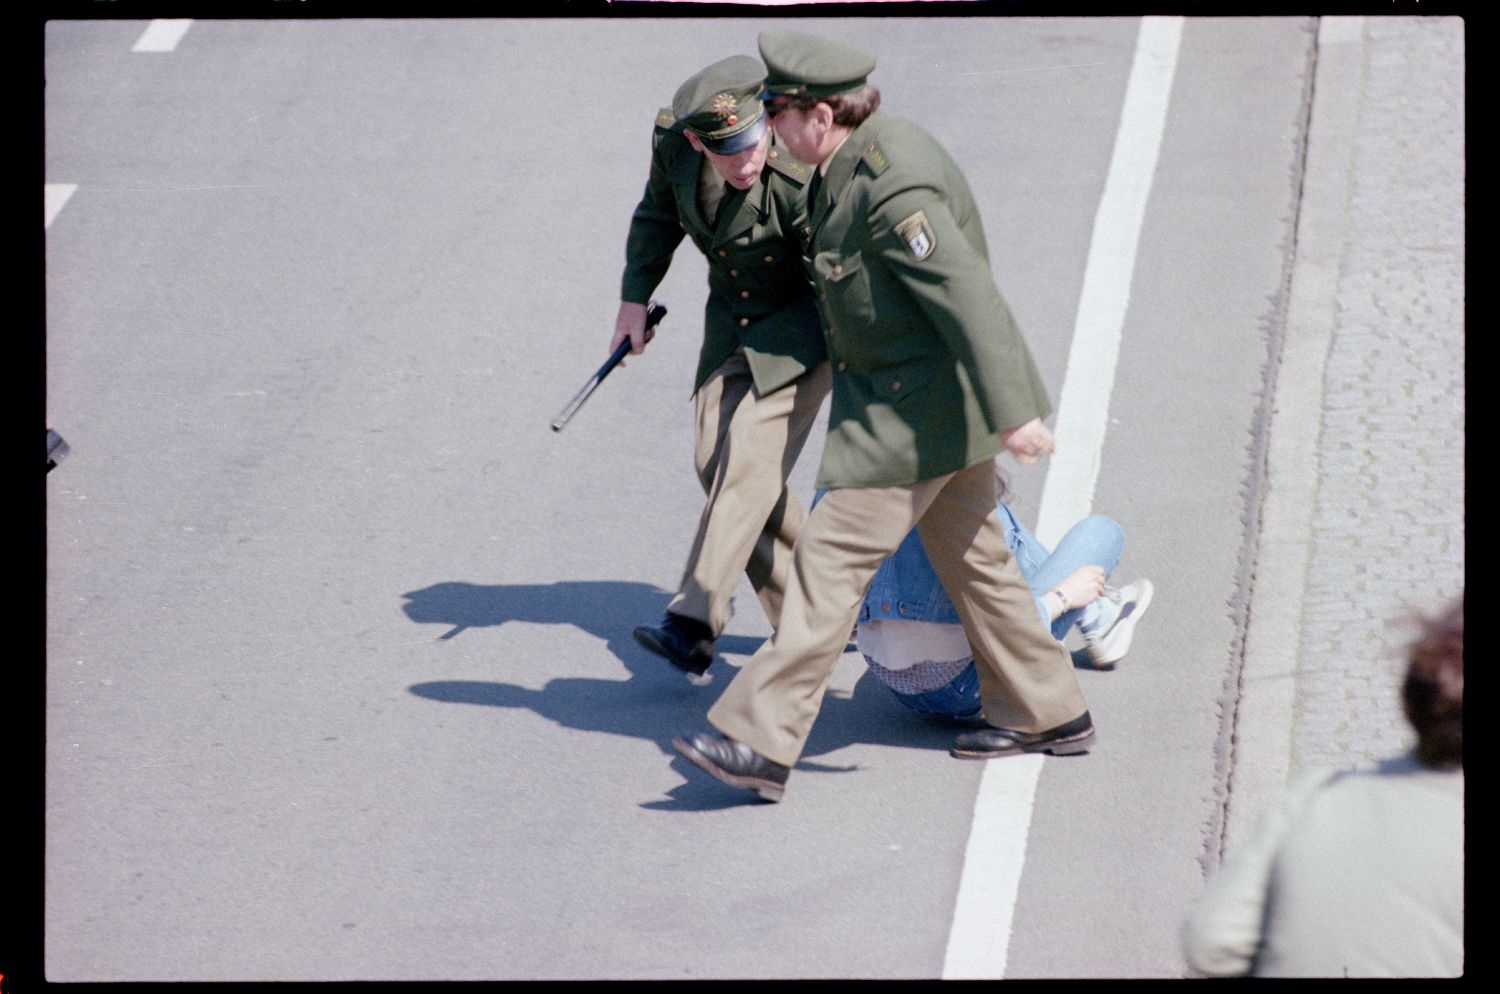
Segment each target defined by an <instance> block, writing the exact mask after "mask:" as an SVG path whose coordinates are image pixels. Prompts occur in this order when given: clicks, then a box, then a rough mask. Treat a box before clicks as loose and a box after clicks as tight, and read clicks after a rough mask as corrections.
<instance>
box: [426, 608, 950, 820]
mask: <svg viewBox="0 0 1500 994" xmlns="http://www.w3.org/2000/svg"><path fill="white" fill-rule="evenodd" d="M404 597H405V598H406V603H405V604H404V605H403V610H404V611H405V612H406V615H407V617H409V618H410V619H411V620H412V621H414V622H417V623H418V624H441V625H446V626H447V627H448V631H447V632H445V633H444V634H443V635H442V636H440V637H441V638H443V639H451V638H453V637H455V636H457V635H459V634H460V633H462V632H463V631H465V630H466V629H469V628H485V627H492V626H496V625H503V624H505V623H506V622H507V621H524V622H531V623H541V624H569V625H575V626H577V627H578V628H580V629H582V630H583V631H586V632H588V633H590V634H592V635H594V636H596V637H597V638H599V639H601V640H603V641H604V643H605V644H606V645H607V647H608V648H609V650H610V652H611V653H613V654H614V655H615V656H616V657H617V658H618V659H619V660H620V661H621V663H623V664H624V666H625V668H626V669H627V670H628V671H629V673H630V676H629V678H628V679H625V680H614V679H612V680H606V679H589V678H578V677H559V678H557V679H554V680H549V681H547V684H546V686H545V687H543V688H542V689H541V690H533V689H531V688H529V687H520V686H516V685H514V684H508V683H501V682H497V681H482V680H434V681H429V682H425V683H418V684H413V685H412V686H411V687H409V688H408V690H410V692H411V693H413V694H415V695H417V696H419V697H425V698H427V699H429V700H433V701H441V702H444V703H452V704H479V705H485V706H488V707H497V708H526V709H528V710H530V711H532V712H534V713H536V714H537V715H540V716H541V717H543V718H546V719H548V720H549V721H553V722H556V723H557V724H559V725H561V726H563V727H565V728H572V729H576V730H578V731H585V732H598V733H601V734H608V735H625V736H629V737H632V738H639V739H646V740H649V741H652V742H655V743H656V744H657V745H658V747H659V748H660V749H661V750H662V752H663V753H664V754H666V755H668V756H670V757H672V760H673V762H672V768H673V769H674V770H677V771H678V772H680V773H681V774H682V775H683V777H684V778H685V780H686V781H687V782H686V783H684V784H683V785H681V786H680V787H678V788H674V789H673V790H672V791H670V792H669V794H670V795H671V797H672V799H671V800H669V801H656V802H651V803H648V804H644V805H643V807H648V808H653V809H662V810H681V811H690V810H691V811H702V810H713V809H716V808H721V807H732V806H736V805H740V804H744V803H745V800H746V798H747V797H748V796H749V795H748V794H747V793H746V792H745V791H742V790H737V789H735V788H732V787H728V786H725V785H723V784H719V783H718V782H717V781H714V780H712V779H711V778H710V777H708V776H707V775H706V774H704V773H702V772H701V771H699V770H698V769H696V768H695V767H693V766H692V764H690V763H688V762H687V761H685V760H683V759H681V757H679V756H678V755H677V753H676V751H675V750H673V748H672V738H673V737H674V736H677V735H682V734H684V733H687V732H692V731H695V730H706V729H708V728H709V725H708V723H707V721H706V720H705V718H704V715H705V714H706V713H707V711H708V709H709V707H710V706H711V705H712V704H713V702H714V701H715V700H717V699H718V696H719V693H720V692H721V691H722V690H723V689H724V687H725V686H727V685H728V683H729V681H730V680H731V679H733V677H734V673H735V671H736V670H737V668H738V665H740V664H741V663H743V659H740V660H735V661H731V660H729V659H726V658H725V656H726V655H728V656H742V657H745V658H748V657H749V656H750V655H751V654H752V653H754V651H755V650H756V649H758V648H759V647H760V645H761V643H762V642H763V641H764V640H763V639H761V638H759V637H751V636H740V635H726V636H724V637H723V638H721V639H719V642H718V646H717V649H718V655H717V657H716V658H715V660H714V664H713V667H712V669H710V670H709V674H710V676H711V677H712V680H711V682H709V683H708V684H706V685H694V684H692V683H690V682H689V681H688V680H687V679H686V678H685V677H684V675H683V674H682V673H680V672H679V671H678V670H676V669H675V668H674V667H673V666H672V665H671V664H670V663H668V662H667V661H666V660H664V659H661V658H660V657H658V656H656V655H653V654H652V653H650V652H648V651H647V650H646V649H645V648H643V647H641V646H640V645H639V644H638V643H637V642H636V641H635V639H634V637H633V636H632V635H631V632H632V631H633V630H634V629H635V627H636V626H637V625H640V624H644V623H650V622H653V621H655V620H656V619H658V618H660V617H661V613H662V611H663V610H664V609H665V608H666V605H667V602H668V601H669V600H670V595H669V594H667V593H666V592H664V591H662V590H659V589H657V588H656V587H653V586H651V585H649V584H644V583H628V582H615V581H563V582H558V583H549V584H513V585H485V584H474V583H458V582H450V583H438V584H434V585H433V586H431V587H426V588H423V589H421V590H415V591H412V592H411V593H408V594H405V595H404ZM957 730H958V726H955V725H953V724H951V723H948V722H943V721H941V720H938V719H931V718H926V717H923V716H921V715H916V714H913V713H912V712H910V711H908V710H906V709H905V708H904V707H902V706H901V705H900V704H899V703H897V702H896V700H895V699H894V698H893V697H891V695H890V694H889V693H888V692H887V691H886V690H885V688H883V687H881V686H880V685H879V684H878V683H877V682H876V681H875V680H874V678H873V677H871V676H870V675H869V673H868V672H866V673H864V674H863V675H861V677H860V678H859V680H858V681H857V682H856V684H855V686H854V690H853V692H852V693H848V694H842V693H839V692H830V693H829V694H828V695H827V696H826V697H825V698H824V701H823V709H822V711H821V713H820V714H819V716H818V721H817V723H816V724H815V725H813V730H812V735H811V736H810V737H809V739H808V742H807V747H806V749H805V750H804V751H803V754H802V759H801V761H800V762H799V763H798V764H797V768H796V769H797V772H798V773H800V774H806V773H849V772H854V771H855V770H857V769H858V767H854V766H845V765H839V764H830V763H821V762H818V761H817V757H819V756H823V755H827V754H828V753H832V752H836V751H838V750H839V749H842V748H844V747H845V746H848V745H852V744H854V743H878V744H880V745H889V746H897V747H901V746H904V747H908V748H913V749H927V750H943V751H946V750H947V749H948V747H949V746H951V745H952V744H953V737H954V735H955V733H956V731H957Z"/></svg>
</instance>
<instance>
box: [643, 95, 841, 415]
mask: <svg viewBox="0 0 1500 994" xmlns="http://www.w3.org/2000/svg"><path fill="white" fill-rule="evenodd" d="M652 142H653V149H652V153H651V177H650V179H648V180H647V182H646V192H645V195H644V196H642V197H641V202H640V204H639V205H638V206H637V207H636V209H635V214H634V215H633V216H632V217H631V219H630V236H629V237H628V238H627V240H626V243H625V275H624V278H623V280H622V281H621V291H620V299H621V300H626V301H630V302H632V303H637V304H644V303H646V302H647V301H648V300H650V299H651V294H652V293H653V292H654V291H655V290H656V287H657V285H658V284H660V283H661V281H662V277H664V276H665V275H666V273H667V267H668V266H670V265H671V263H672V253H673V252H674V251H675V250H676V248H677V245H678V243H680V242H681V241H682V236H683V234H684V233H686V234H687V235H689V236H690V237H691V238H692V239H693V242H694V243H695V244H696V245H697V246H698V248H699V249H700V250H702V252H703V254H704V256H705V257H706V258H707V259H708V290H709V293H708V304H707V306H706V308H705V314H704V321H703V349H702V351H701V352H700V353H699V355H698V372H697V374H696V376H695V378H694V380H693V389H694V390H695V391H696V390H697V389H698V388H699V387H700V386H702V385H703V381H704V380H706V379H708V377H709V374H710V373H712V372H713V371H714V370H715V369H717V368H718V367H719V365H720V364H721V363H722V362H723V361H724V360H725V359H727V358H728V357H729V355H730V353H732V352H733V351H734V350H735V349H736V348H738V347H739V346H741V345H743V346H744V347H745V356H746V358H747V359H748V361H749V363H750V374H751V376H752V377H753V378H754V380H755V387H756V389H757V390H758V391H759V392H760V393H761V394H762V395H764V394H767V393H770V392H771V391H773V390H776V389H777V388H779V387H783V386H785V385H786V384H788V383H790V382H791V381H792V380H794V379H796V378H797V377H799V376H801V375H802V374H803V373H804V372H806V371H807V370H808V369H810V368H811V367H813V366H816V365H817V364H818V363H819V362H822V361H823V360H824V359H825V358H826V357H827V353H826V351H825V350H824V347H823V334H822V331H821V330H820V328H819V325H818V310H817V307H816V305H815V304H814V303H813V299H812V287H811V286H809V285H808V282H807V274H806V271H805V270H804V269H803V265H802V259H801V245H800V242H799V241H798V237H797V229H798V226H799V225H801V224H802V223H803V222H804V221H805V206H804V200H803V196H802V193H803V189H802V188H803V184H804V183H806V181H807V179H808V177H809V176H811V175H812V171H811V170H810V169H809V168H808V167H807V166H806V165H804V164H803V163H801V162H798V161H797V160H796V159H793V158H792V157H791V156H789V155H788V154H787V153H786V150H785V149H783V148H781V147H779V146H778V145H777V144H776V141H775V139H774V138H773V139H772V143H771V150H770V152H769V153H768V154H767V157H766V167H765V169H763V170H761V174H760V178H759V179H757V180H756V182H755V185H754V186H752V187H751V188H750V189H748V190H731V191H730V192H729V193H728V194H726V195H725V197H724V201H723V203H722V204H720V206H719V216H718V223H717V224H714V225H710V224H709V223H708V219H707V218H705V217H704V216H703V212H702V210H700V209H699V207H698V176H699V171H700V170H701V169H702V168H703V153H701V152H698V151H695V150H694V149H693V147H692V146H691V145H689V144H688V141H687V138H685V137H684V136H683V134H682V132H681V129H680V127H675V126H674V120H673V117H672V112H671V111H669V110H664V111H662V112H661V114H660V115H659V116H658V117H657V122H656V131H655V133H654V135H653V136H652Z"/></svg>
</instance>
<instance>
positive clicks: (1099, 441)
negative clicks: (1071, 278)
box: [943, 17, 1182, 980]
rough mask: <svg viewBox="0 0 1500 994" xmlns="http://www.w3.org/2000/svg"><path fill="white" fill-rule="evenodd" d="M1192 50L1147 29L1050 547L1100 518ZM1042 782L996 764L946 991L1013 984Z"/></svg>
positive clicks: (978, 822) (1166, 32)
mask: <svg viewBox="0 0 1500 994" xmlns="http://www.w3.org/2000/svg"><path fill="white" fill-rule="evenodd" d="M1181 40H1182V18H1180V17H1145V18H1142V19H1141V26H1140V32H1139V34H1138V35H1137V37H1136V49H1135V59H1134V62H1133V63H1132V66H1131V70H1130V80H1129V82H1128V83H1127V84H1126V87H1125V101H1124V105H1123V107H1122V109H1121V112H1120V127H1119V131H1118V132H1117V133H1116V135H1115V149H1114V156H1113V158H1112V159H1111V160H1110V165H1109V174H1108V177H1107V178H1106V180H1105V183H1104V194H1103V196H1102V197H1101V198H1100V201H1099V210H1098V213H1097V214H1096V215H1095V216H1094V234H1093V240H1092V242H1091V244H1090V245H1089V257H1088V265H1087V268H1086V269H1085V272H1084V279H1083V291H1082V293H1081V294H1080V298H1079V302H1078V317H1077V320H1076V322H1075V324H1074V328H1073V345H1072V348H1071V350H1070V351H1069V354H1068V369H1067V373H1066V374H1065V376H1064V378H1063V388H1062V395H1061V397H1060V398H1059V400H1058V404H1057V407H1058V416H1057V430H1056V436H1057V454H1056V455H1054V456H1052V457H1051V459H1050V466H1049V469H1048V472H1047V482H1046V484H1045V486H1044V487H1043V490H1042V508H1041V514H1040V516H1039V519H1038V522H1037V528H1036V535H1037V537H1038V538H1039V539H1040V540H1041V541H1042V542H1043V543H1045V544H1048V545H1050V544H1052V543H1055V542H1056V541H1057V540H1058V539H1059V538H1060V537H1062V535H1063V534H1065V533H1066V531H1067V529H1068V527H1069V526H1070V525H1072V524H1073V523H1074V522H1075V521H1077V520H1078V519H1080V518H1082V517H1084V516H1086V515H1087V514H1088V513H1089V512H1090V510H1091V509H1092V507H1093V502H1094V487H1095V485H1096V484H1097V482H1098V477H1099V458H1100V453H1101V452H1102V450H1103V447H1104V432H1105V428H1106V426H1107V424H1108V420H1109V398H1110V394H1111V393H1112V392H1113V390H1114V379H1115V365H1116V362H1117V360H1118V358H1119V353H1120V331H1121V328H1122V327H1123V325H1124V321H1125V311H1126V308H1127V307H1128V306H1129V303H1130V283H1131V279H1132V278H1133V275H1134V272H1135V253H1136V247H1137V244H1138V242H1139V240H1140V231H1141V221H1142V219H1143V217H1144V215H1145V212H1146V201H1147V199H1148V198H1149V196H1150V193H1151V182H1152V179H1153V177H1154V175H1155V173H1156V160H1157V155H1158V153H1159V151H1160V148H1161V135H1162V129H1163V127H1164V125H1165V122H1166V114H1167V103H1168V99H1169V98H1170V96H1171V91H1172V77H1173V75H1174V74H1175V72H1176V68H1177V50H1178V46H1179V43H1180V42H1181ZM1041 772H1042V757H1041V756H1018V757H1013V758H1010V759H1002V760H999V761H993V760H992V761H990V762H987V763H986V764H985V768H984V773H983V775H982V776H981V778H980V782H979V794H978V797H976V798H975V801H974V822H973V825H972V826H971V827H970V829H969V843H968V846H967V848H966V849H965V852H964V869H963V876H962V877H961V878H960V880H959V886H958V897H957V900H956V904H955V907H954V910H953V925H952V928H951V929H950V931H949V933H948V951H947V955H946V957H945V959H944V962H943V979H944V980H970V979H1001V978H1003V977H1004V976H1005V966H1006V962H1007V960H1008V958H1009V955H1010V936H1011V926H1012V924H1013V922H1014V916H1015V904H1016V894H1017V892H1018V891H1019V889H1020V884H1021V871H1022V869H1023V867H1024V864H1025V853H1026V838H1027V835H1028V834H1029V833H1030V830H1031V812H1032V806H1033V803H1034V801H1035V798H1036V786H1037V781H1038V780H1039V779H1040V777H1041Z"/></svg>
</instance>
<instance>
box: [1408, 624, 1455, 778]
mask: <svg viewBox="0 0 1500 994" xmlns="http://www.w3.org/2000/svg"><path fill="white" fill-rule="evenodd" d="M1418 624H1419V626H1420V631H1419V632H1418V635H1417V637H1416V639H1415V640H1414V641H1413V642H1412V645H1411V652H1410V657H1409V659H1410V662H1409V664H1408V666H1407V669H1406V682H1405V685H1404V686H1403V687H1402V690H1401V702H1402V705H1403V707H1404V708H1405V711H1406V719H1407V721H1410V722H1411V724H1412V727H1413V728H1415V729H1416V731H1417V758H1418V759H1420V760H1421V761H1422V762H1423V763H1425V764H1426V765H1428V766H1434V767H1445V766H1460V767H1461V766H1463V765H1464V600H1463V597H1462V596H1460V597H1459V598H1458V600H1457V601H1455V602H1454V603H1452V604H1451V605H1449V606H1448V607H1447V608H1446V609H1445V610H1443V611H1440V612H1438V613H1436V614H1434V615H1431V616H1429V617H1425V618H1421V619H1419V620H1418Z"/></svg>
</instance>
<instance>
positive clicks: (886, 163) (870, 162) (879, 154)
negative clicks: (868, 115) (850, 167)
mask: <svg viewBox="0 0 1500 994" xmlns="http://www.w3.org/2000/svg"><path fill="white" fill-rule="evenodd" d="M860 161H861V162H863V163H864V164H865V165H867V166H869V167H870V172H872V173H874V174H875V175H876V176H879V175H880V174H881V173H883V172H885V171H886V170H887V169H889V168H890V165H891V160H889V159H887V158H886V157H885V151H884V150H883V149H881V147H880V143H879V142H878V141H875V140H874V139H871V140H870V143H869V144H868V145H866V146H865V151H864V155H862V156H861V157H860Z"/></svg>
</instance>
